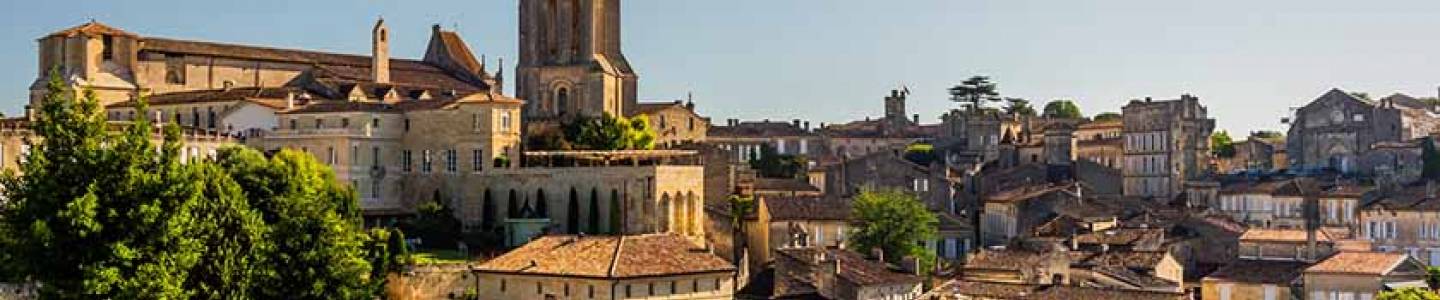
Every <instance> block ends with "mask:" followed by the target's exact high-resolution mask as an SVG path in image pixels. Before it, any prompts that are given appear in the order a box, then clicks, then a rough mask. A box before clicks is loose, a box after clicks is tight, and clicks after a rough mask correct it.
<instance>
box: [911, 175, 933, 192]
mask: <svg viewBox="0 0 1440 300" xmlns="http://www.w3.org/2000/svg"><path fill="white" fill-rule="evenodd" d="M914 185H915V191H916V192H929V191H930V180H929V179H926V178H916V179H915V182H914Z"/></svg>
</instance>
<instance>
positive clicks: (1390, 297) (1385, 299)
mask: <svg viewBox="0 0 1440 300" xmlns="http://www.w3.org/2000/svg"><path fill="white" fill-rule="evenodd" d="M1375 300H1440V295H1436V294H1435V292H1433V291H1430V290H1427V289H1422V288H1402V289H1398V290H1393V291H1383V292H1380V294H1377V295H1375Z"/></svg>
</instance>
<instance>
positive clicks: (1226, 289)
mask: <svg viewBox="0 0 1440 300" xmlns="http://www.w3.org/2000/svg"><path fill="white" fill-rule="evenodd" d="M1233 288H1234V285H1232V284H1228V283H1226V284H1220V291H1219V293H1220V300H1230V292H1231V290H1232V289H1233Z"/></svg>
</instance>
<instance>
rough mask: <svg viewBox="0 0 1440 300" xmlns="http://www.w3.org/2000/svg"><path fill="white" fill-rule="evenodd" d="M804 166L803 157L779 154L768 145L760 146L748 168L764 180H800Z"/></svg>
mask: <svg viewBox="0 0 1440 300" xmlns="http://www.w3.org/2000/svg"><path fill="white" fill-rule="evenodd" d="M806 165H808V163H806V160H805V157H804V156H798V155H790V154H780V153H779V152H777V151H775V147H771V146H770V145H763V146H761V147H760V155H759V156H758V157H755V158H753V159H751V160H750V168H751V169H754V170H755V173H756V174H757V175H759V176H760V177H765V178H801V177H803V176H805V168H806Z"/></svg>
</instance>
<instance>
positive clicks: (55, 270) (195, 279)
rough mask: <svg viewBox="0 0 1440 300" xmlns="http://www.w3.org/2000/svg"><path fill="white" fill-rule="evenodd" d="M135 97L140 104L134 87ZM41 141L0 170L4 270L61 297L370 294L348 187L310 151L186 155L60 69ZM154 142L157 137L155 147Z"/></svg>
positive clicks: (171, 136)
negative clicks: (117, 123)
mask: <svg viewBox="0 0 1440 300" xmlns="http://www.w3.org/2000/svg"><path fill="white" fill-rule="evenodd" d="M139 100H140V101H137V102H138V106H137V110H140V111H145V108H146V106H145V101H144V98H143V97H142V98H141V99H139ZM39 108H40V111H39V112H38V114H37V121H36V122H35V123H34V125H33V127H32V129H33V131H34V134H35V136H34V138H35V141H38V143H36V144H35V145H34V146H33V147H32V148H31V151H30V152H29V153H28V154H23V155H24V159H23V161H22V162H21V163H20V164H19V167H18V169H19V170H20V171H21V172H22V173H23V175H21V173H16V172H14V171H6V172H5V173H4V175H3V176H0V186H3V188H4V191H3V192H0V193H3V196H4V199H6V200H7V201H4V202H0V205H3V206H0V253H4V255H0V264H4V265H3V266H0V270H4V271H6V272H7V273H8V272H14V273H8V274H6V275H8V276H9V277H12V278H11V279H14V278H24V279H28V280H31V281H33V282H38V283H41V284H40V285H39V286H40V292H41V294H42V297H44V298H56V299H134V298H145V299H150V298H159V299H166V298H170V299H174V298H199V299H245V298H271V299H273V298H287V299H369V298H372V297H373V295H375V294H376V292H378V290H379V289H378V286H377V285H376V284H375V283H376V281H372V280H370V279H369V278H371V274H370V272H371V271H372V270H373V269H372V265H371V264H370V261H371V258H370V257H367V254H369V252H366V251H365V249H363V248H362V245H363V244H365V243H367V242H369V241H370V240H371V238H370V236H369V234H368V233H367V232H365V231H363V230H362V229H361V228H360V220H359V205H358V202H356V199H355V196H354V193H353V191H351V190H350V189H349V188H346V187H343V186H341V185H340V184H338V183H337V182H336V181H335V177H334V174H333V173H331V171H330V168H329V167H328V166H325V165H323V164H320V163H318V162H317V161H315V159H314V158H313V157H311V156H310V155H308V154H304V153H298V152H293V151H281V152H280V153H279V154H277V155H275V157H274V158H270V159H267V158H265V157H264V155H262V154H260V153H259V152H257V151H255V150H250V149H245V148H229V149H224V150H222V151H220V153H219V154H220V155H219V158H218V160H219V161H218V162H217V161H210V160H206V159H201V158H195V157H192V158H188V159H182V156H181V151H180V149H181V140H180V138H181V136H182V135H181V132H180V129H179V127H178V126H176V125H175V124H168V125H166V126H164V130H163V131H162V132H163V134H162V135H161V136H163V140H162V141H161V142H160V143H158V144H156V143H155V142H153V141H152V137H153V136H155V134H156V133H157V131H160V130H157V128H156V126H155V125H154V124H152V123H151V122H150V121H149V120H147V119H146V118H145V114H140V115H137V117H138V118H137V119H136V120H135V121H134V122H131V123H130V124H129V125H127V126H126V127H125V128H124V129H123V130H122V131H119V132H112V131H109V127H108V126H109V125H110V124H109V123H108V122H106V120H105V115H104V111H103V109H102V108H101V107H100V105H99V101H98V100H97V99H96V97H95V95H94V93H92V92H90V91H73V90H70V89H68V88H67V87H66V85H65V83H64V82H63V81H62V80H61V79H60V77H59V76H56V75H53V73H52V75H51V80H50V82H49V84H48V85H47V96H46V97H45V99H44V100H43V102H42V103H41V104H40V106H39ZM157 149H159V151H157Z"/></svg>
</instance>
